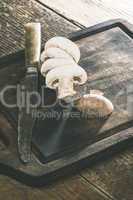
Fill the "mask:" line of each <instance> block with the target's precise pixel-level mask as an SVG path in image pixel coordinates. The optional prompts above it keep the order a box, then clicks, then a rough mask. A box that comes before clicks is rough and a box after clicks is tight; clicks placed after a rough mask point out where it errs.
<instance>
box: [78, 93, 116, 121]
mask: <svg viewBox="0 0 133 200" xmlns="http://www.w3.org/2000/svg"><path fill="white" fill-rule="evenodd" d="M75 107H76V108H77V109H78V110H79V111H81V112H82V113H84V114H85V115H84V116H87V117H89V118H102V117H106V116H108V115H110V114H111V113H112V112H113V110H114V106H113V104H112V102H111V101H110V100H109V99H107V98H106V97H104V96H103V93H102V92H101V91H99V90H91V91H90V94H85V95H84V96H83V97H81V98H80V99H78V100H77V101H75Z"/></svg>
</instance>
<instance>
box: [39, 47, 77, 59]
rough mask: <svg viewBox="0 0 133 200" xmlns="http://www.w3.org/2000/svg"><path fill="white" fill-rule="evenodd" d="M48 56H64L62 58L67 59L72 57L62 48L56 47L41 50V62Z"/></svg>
mask: <svg viewBox="0 0 133 200" xmlns="http://www.w3.org/2000/svg"><path fill="white" fill-rule="evenodd" d="M49 58H64V59H69V60H70V59H73V57H72V56H70V55H69V54H68V53H66V52H65V51H64V50H62V49H59V48H56V47H53V48H52V47H51V48H47V49H46V50H45V51H43V52H42V54H41V62H44V61H45V60H47V59H49ZM73 60H74V59H73Z"/></svg>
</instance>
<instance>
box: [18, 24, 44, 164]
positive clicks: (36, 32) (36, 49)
mask: <svg viewBox="0 0 133 200" xmlns="http://www.w3.org/2000/svg"><path fill="white" fill-rule="evenodd" d="M40 51H41V26H40V23H28V24H26V25H25V65H26V74H25V77H24V79H23V80H22V81H21V83H20V88H21V90H22V91H23V92H20V95H19V97H18V98H19V102H20V103H19V115H18V152H19V155H20V159H21V160H22V161H23V162H24V163H27V162H30V160H31V141H32V129H33V126H34V124H35V117H34V118H33V115H32V113H33V112H34V113H35V112H36V109H37V102H36V97H37V96H36V95H35V94H37V91H38V67H39V62H40Z"/></svg>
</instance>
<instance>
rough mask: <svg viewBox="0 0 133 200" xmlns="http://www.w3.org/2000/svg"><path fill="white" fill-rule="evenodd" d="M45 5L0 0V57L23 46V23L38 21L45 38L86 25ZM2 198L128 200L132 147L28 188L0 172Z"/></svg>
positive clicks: (131, 193)
mask: <svg viewBox="0 0 133 200" xmlns="http://www.w3.org/2000/svg"><path fill="white" fill-rule="evenodd" d="M46 2H48V1H46ZM51 2H52V1H51ZM54 2H55V1H54ZM79 2H81V0H80V1H79ZM88 2H89V1H88ZM92 2H93V1H92ZM97 2H98V1H97ZM53 5H55V4H53ZM49 6H50V5H48V6H47V5H44V1H43V0H42V1H41V2H40V1H35V0H29V1H26V0H21V1H18V0H3V1H2V2H0V20H1V24H0V28H1V34H0V56H3V55H8V54H9V53H12V52H16V51H18V50H20V49H22V48H23V47H24V33H23V25H24V24H25V23H26V22H30V21H39V22H41V23H42V33H43V40H45V41H46V40H48V39H49V38H51V37H52V36H54V35H67V34H69V33H70V32H72V31H76V30H79V29H81V28H84V26H86V24H83V23H81V22H78V21H75V20H73V19H72V18H70V17H69V16H68V17H69V18H68V17H67V16H66V15H67V13H66V12H65V15H64V14H62V12H58V11H57V10H55V9H54V8H53V7H52V8H51V7H49ZM90 17H91V16H90ZM93 23H94V22H93ZM90 24H91V23H90ZM88 25H89V24H87V26H88ZM3 199H7V200H15V199H16V200H21V199H25V200H26V199H27V200H30V199H35V200H37V199H39V200H40V199H48V200H56V199H57V200H60V199H63V200H65V199H75V200H77V199H78V200H79V199H82V200H105V199H117V200H132V199H133V148H130V149H128V150H126V151H124V152H121V153H119V154H117V155H115V156H113V157H111V158H108V159H107V160H105V161H102V162H101V163H97V164H95V165H94V166H92V167H91V168H88V169H86V170H83V171H81V173H80V174H77V175H75V176H73V177H68V178H65V179H61V180H60V181H58V182H56V183H53V184H52V185H50V186H47V187H46V186H45V187H41V188H32V187H28V186H25V185H22V184H20V183H19V182H16V181H15V180H12V179H10V178H8V177H5V176H2V175H1V176H0V200H3Z"/></svg>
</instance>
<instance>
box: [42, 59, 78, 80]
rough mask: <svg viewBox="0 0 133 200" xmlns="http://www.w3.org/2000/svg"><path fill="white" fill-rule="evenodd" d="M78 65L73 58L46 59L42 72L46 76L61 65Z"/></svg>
mask: <svg viewBox="0 0 133 200" xmlns="http://www.w3.org/2000/svg"><path fill="white" fill-rule="evenodd" d="M75 65H76V66H77V64H76V63H75V62H74V60H73V59H72V58H71V59H70V58H69V59H64V58H51V59H48V60H46V61H45V62H44V63H43V64H42V67H41V74H42V75H43V76H46V74H47V73H48V72H49V71H50V70H52V69H54V68H57V67H58V68H60V67H63V68H64V67H68V66H71V67H73V66H75Z"/></svg>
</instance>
